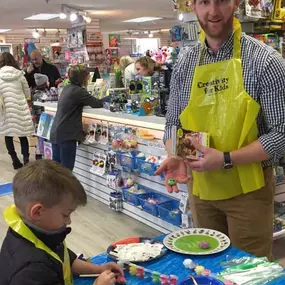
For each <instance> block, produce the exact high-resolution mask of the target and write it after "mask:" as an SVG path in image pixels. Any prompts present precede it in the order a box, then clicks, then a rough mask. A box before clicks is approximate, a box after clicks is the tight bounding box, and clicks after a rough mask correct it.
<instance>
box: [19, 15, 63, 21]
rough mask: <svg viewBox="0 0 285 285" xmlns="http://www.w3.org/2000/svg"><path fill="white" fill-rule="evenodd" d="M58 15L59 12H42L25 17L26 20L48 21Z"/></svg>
mask: <svg viewBox="0 0 285 285" xmlns="http://www.w3.org/2000/svg"><path fill="white" fill-rule="evenodd" d="M58 17H59V15H58V14H47V13H41V14H37V15H33V16H31V17H28V18H24V20H33V21H48V20H52V19H55V18H58Z"/></svg>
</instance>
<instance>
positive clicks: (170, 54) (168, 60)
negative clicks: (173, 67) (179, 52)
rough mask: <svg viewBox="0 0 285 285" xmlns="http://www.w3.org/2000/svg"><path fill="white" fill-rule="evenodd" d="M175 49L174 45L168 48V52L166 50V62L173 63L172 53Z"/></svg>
mask: <svg viewBox="0 0 285 285" xmlns="http://www.w3.org/2000/svg"><path fill="white" fill-rule="evenodd" d="M173 51H174V48H173V47H169V48H168V49H167V52H166V54H167V57H166V60H165V62H166V63H167V64H171V63H172V53H173Z"/></svg>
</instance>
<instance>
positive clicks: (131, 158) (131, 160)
mask: <svg viewBox="0 0 285 285" xmlns="http://www.w3.org/2000/svg"><path fill="white" fill-rule="evenodd" d="M118 159H119V164H120V165H121V166H122V167H123V168H125V169H129V170H134V169H136V157H135V155H134V154H132V153H124V152H119V154H118Z"/></svg>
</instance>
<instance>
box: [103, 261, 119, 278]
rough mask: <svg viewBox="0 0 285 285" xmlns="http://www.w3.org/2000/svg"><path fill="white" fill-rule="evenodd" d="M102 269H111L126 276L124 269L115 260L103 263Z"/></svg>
mask: <svg viewBox="0 0 285 285" xmlns="http://www.w3.org/2000/svg"><path fill="white" fill-rule="evenodd" d="M102 268H103V269H102V271H105V270H110V271H112V272H114V273H119V274H120V275H122V276H124V271H123V270H122V268H121V267H120V266H119V265H118V264H117V263H115V262H109V263H106V264H104V265H102Z"/></svg>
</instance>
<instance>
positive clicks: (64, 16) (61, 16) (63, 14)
mask: <svg viewBox="0 0 285 285" xmlns="http://www.w3.org/2000/svg"><path fill="white" fill-rule="evenodd" d="M59 18H60V19H61V20H64V19H66V18H67V15H66V14H65V13H60V14H59Z"/></svg>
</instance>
